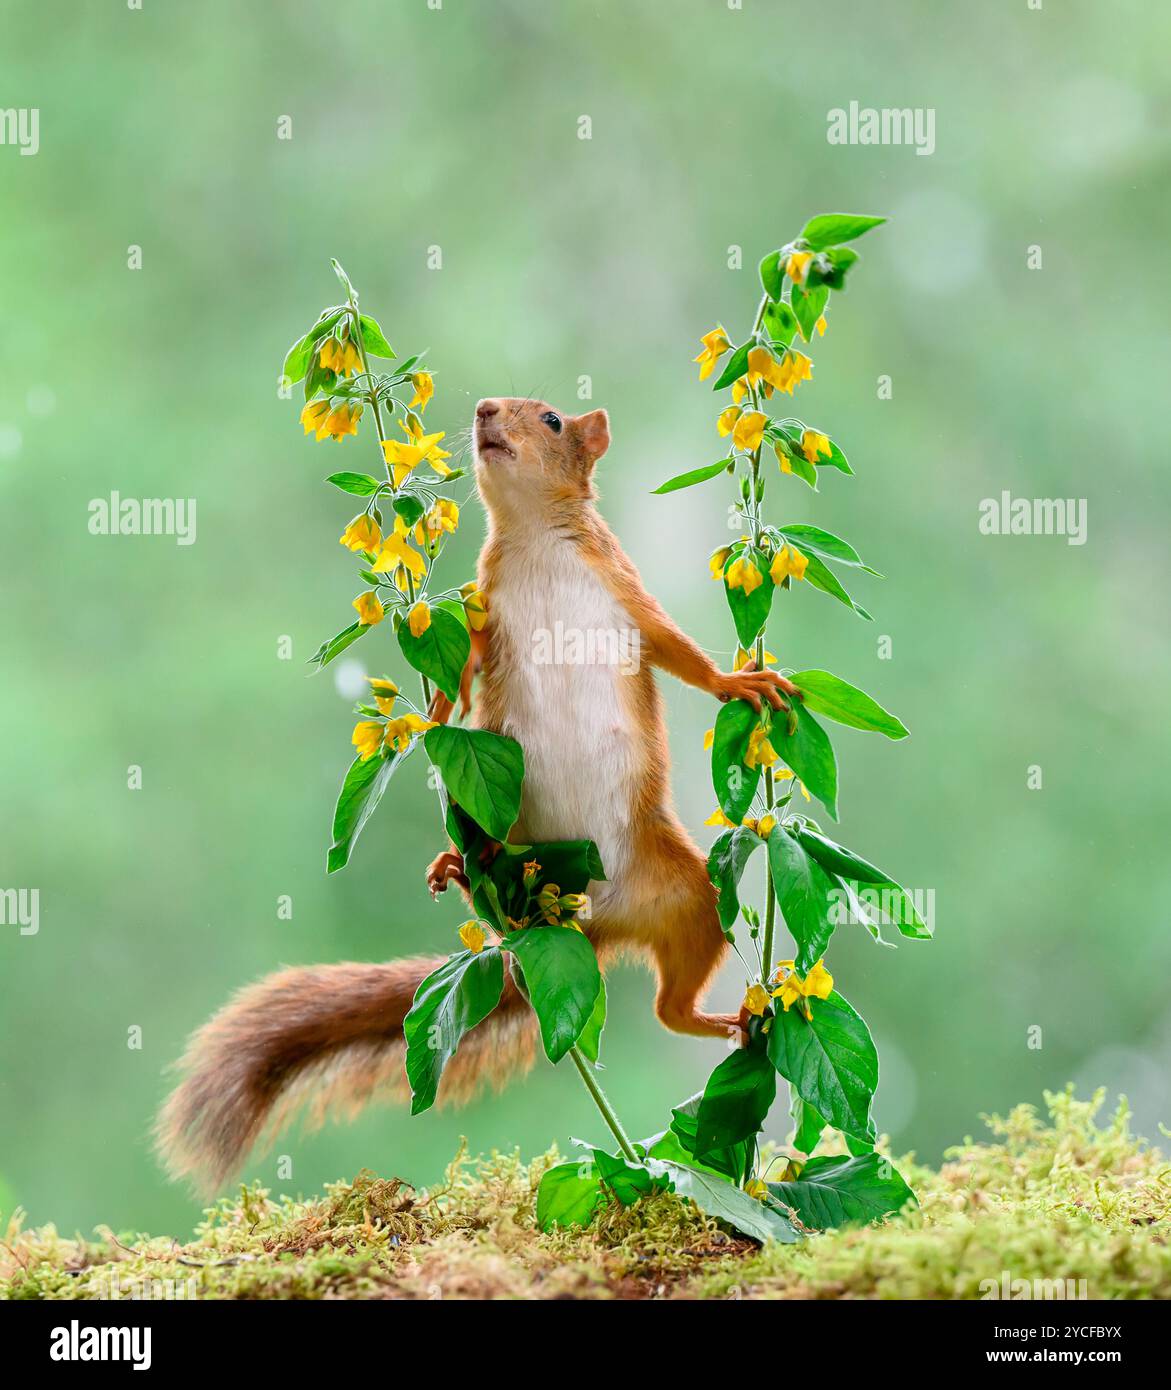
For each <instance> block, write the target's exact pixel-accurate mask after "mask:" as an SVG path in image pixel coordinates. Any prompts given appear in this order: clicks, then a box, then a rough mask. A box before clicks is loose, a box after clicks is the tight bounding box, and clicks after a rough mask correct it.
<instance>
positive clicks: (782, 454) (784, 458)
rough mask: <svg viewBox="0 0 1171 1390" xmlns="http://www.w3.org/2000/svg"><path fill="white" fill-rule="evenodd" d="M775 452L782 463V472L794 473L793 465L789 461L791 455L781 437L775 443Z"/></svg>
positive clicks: (778, 460)
mask: <svg viewBox="0 0 1171 1390" xmlns="http://www.w3.org/2000/svg"><path fill="white" fill-rule="evenodd" d="M773 453H774V454H776V456H777V462H778V463H779V464H780V465H781V472H782V473H792V471H793V465H792V464H791V463H790V462H789V455H788V453H787V452H786V450H785V446H784V445H783V444H782V443H781V441H780V440H779V439H778V440H777V442H776V443H775V444H774V445H773Z"/></svg>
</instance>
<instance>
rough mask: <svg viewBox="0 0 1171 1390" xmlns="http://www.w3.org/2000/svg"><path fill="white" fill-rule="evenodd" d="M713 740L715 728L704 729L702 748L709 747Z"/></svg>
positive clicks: (714, 739) (714, 738)
mask: <svg viewBox="0 0 1171 1390" xmlns="http://www.w3.org/2000/svg"><path fill="white" fill-rule="evenodd" d="M715 741H716V731H715V729H706V730H705V731H704V735H703V746H704V748H705V749H706V748H710V747H711V746H712V744H713V743H715Z"/></svg>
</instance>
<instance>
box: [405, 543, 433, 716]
mask: <svg viewBox="0 0 1171 1390" xmlns="http://www.w3.org/2000/svg"><path fill="white" fill-rule="evenodd" d="M406 574H407V597H408V598H409V599H410V600H411V606H412V607H414V603H415V581H414V580H413V579H412V578H411V573H410V570H407V572H406ZM419 679H420V680H421V681H422V682H423V708H424V709H427V710H429V709H430V708H431V682H430V681H429V680H428V679H427V677H426V676H425V675H423V673H422V671H420V672H419Z"/></svg>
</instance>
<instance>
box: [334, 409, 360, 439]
mask: <svg viewBox="0 0 1171 1390" xmlns="http://www.w3.org/2000/svg"><path fill="white" fill-rule="evenodd" d="M361 418H362V407H361V406H360V405H350V404H348V403H347V402H346V401H343V402H342V403H341V405H339V406H338V407H337V408H336V409H335V410H331V411H330V412H329V416H328V417H327V419H326V421H325V432H326V434H328V435H330V436H331V437H332V438H334V439H337V440H340V439H342V438H344V436H345V435H347V434H357V433H358V421H359V420H360V419H361Z"/></svg>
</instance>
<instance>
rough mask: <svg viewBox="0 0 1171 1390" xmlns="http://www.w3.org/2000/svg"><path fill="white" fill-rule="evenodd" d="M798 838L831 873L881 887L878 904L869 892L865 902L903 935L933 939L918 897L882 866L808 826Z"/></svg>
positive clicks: (808, 851) (869, 885) (800, 831)
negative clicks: (875, 864)
mask: <svg viewBox="0 0 1171 1390" xmlns="http://www.w3.org/2000/svg"><path fill="white" fill-rule="evenodd" d="M797 838H798V839H799V840H800V842H801V844H802V845H803V846H804V848H805V850H806V852H807V853H808V854H810V855H811V856H812V857H813V858H814V859H816V860H817V862H818V863H819V864H820V865H821V866H822V868H823V869H825V870H826V871H827V872H828V873H831V874H837V875H838V876H839V877H841V878H843V879H846V880H848V881H849V882H851V883H856V884H861V885H865V886H866V887H868V888H870V887H873V888H875V889H877V890H878V891H879V903H878V904H875V903H874V901H873V897H872V895H871V894H869V893H867V894H866V895H865V898H864V903H865V904H866V905H867V906H870V907H873V908H874V909H875V911H876V912H877V914H878V916H879V918H880V919H882V920H885V921H887V922H889V923H890V924H891V926H893V927H897V928H898V930H899V931H900V932H901V933H902V934H903V936H907V937H910V938H912V939H913V940H916V941H929V940H930V939H931V936H932V929H931V927H930V926H929V925H928V924H927V923H926V922H925V921H924V920H923V918H922V916H921V915H920V913H919V909H918V908H917V907H916V906H915V901H914V899H913V898H912V897H911V895H910V894H909V893H908V892H907V890H906V889H905V888H903V887H901V886H900V885H899V884H898V883H896V882H895V881H894V879H892V878H891V877H890V875H889V874H887V873H884V872H883V870H882V869H878V868H875V866H874V865H873V864H869V863H867V861H866V860H865V859H862V858H861V857H860V856H859V855H857V854H855V853H854V852H853V851H852V850H848V849H843V848H842V846H841V845H838V844H835V843H834V842H833V840H831V839H829V838H828V836H825V835H820V834H818V833H817V832H816V831H814V830H811V829H810V828H809V827H808V826H801V827H800V828H799V829H798V830H797Z"/></svg>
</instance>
